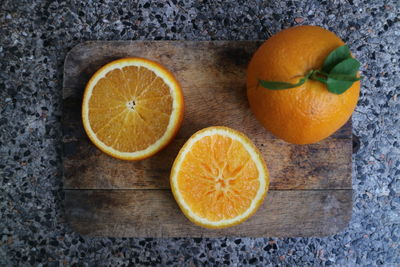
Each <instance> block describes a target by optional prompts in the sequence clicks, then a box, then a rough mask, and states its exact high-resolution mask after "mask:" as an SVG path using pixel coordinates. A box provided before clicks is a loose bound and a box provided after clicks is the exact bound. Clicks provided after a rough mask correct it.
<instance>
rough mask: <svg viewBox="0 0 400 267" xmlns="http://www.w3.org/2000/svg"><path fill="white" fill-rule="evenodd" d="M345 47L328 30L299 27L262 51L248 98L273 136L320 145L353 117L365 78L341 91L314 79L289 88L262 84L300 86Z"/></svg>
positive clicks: (255, 59)
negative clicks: (331, 55)
mask: <svg viewBox="0 0 400 267" xmlns="http://www.w3.org/2000/svg"><path fill="white" fill-rule="evenodd" d="M342 45H344V42H343V41H342V40H341V39H340V38H339V37H337V36H336V35H335V34H334V33H332V32H330V31H328V30H325V29H323V28H321V27H317V26H298V27H293V28H289V29H286V30H283V31H281V32H279V33H277V34H276V35H274V36H272V37H271V38H270V39H268V40H267V41H265V42H264V43H263V44H262V45H261V47H260V48H259V49H258V50H257V51H256V53H255V54H254V56H253V58H252V59H251V61H250V64H249V67H248V70H247V97H248V100H249V103H250V108H251V110H252V111H253V113H254V114H255V116H256V117H257V119H258V120H259V121H260V122H261V123H262V125H264V127H265V128H266V129H267V130H269V131H270V132H271V133H272V134H273V135H275V136H277V137H279V138H281V139H283V140H285V141H287V142H289V143H294V144H310V143H315V142H318V141H320V140H322V139H324V138H326V137H328V136H330V135H331V134H333V133H334V132H335V131H336V130H338V129H339V128H340V127H342V126H343V125H344V124H345V123H346V121H347V120H348V119H349V118H350V116H351V113H352V112H353V111H354V109H355V107H356V104H357V100H358V97H359V94H360V82H359V81H357V82H354V83H353V85H352V86H351V87H350V88H349V89H348V90H347V91H345V92H344V93H342V94H340V95H338V94H334V93H331V92H329V91H328V90H327V88H326V85H325V84H323V83H321V82H319V81H315V80H310V79H309V80H307V81H306V82H305V83H304V84H303V85H301V86H298V87H295V88H290V89H285V90H270V89H266V88H264V87H262V86H261V85H260V83H259V80H265V81H281V82H289V83H292V84H295V83H296V82H297V81H298V80H299V78H301V77H303V76H305V75H306V74H307V73H308V72H309V71H310V70H317V69H320V68H321V66H322V64H323V62H324V60H325V58H326V57H327V56H328V54H329V53H330V52H331V51H333V50H334V49H336V48H337V47H339V46H342Z"/></svg>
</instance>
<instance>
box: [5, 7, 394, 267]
mask: <svg viewBox="0 0 400 267" xmlns="http://www.w3.org/2000/svg"><path fill="white" fill-rule="evenodd" d="M399 12H400V3H399V2H398V1H397V0H392V1H372V0H369V1H368V0H365V1H358V0H347V1H344V0H342V1H340V0H332V1H311V0H310V1H235V0H232V1H210V0H209V1H206V0H203V1H193V2H191V1H181V0H171V1H157V2H156V1H149V0H145V1H132V0H127V1H109V0H99V1H79V0H71V1H61V0H58V1H39V0H37V1H24V0H18V1H15V0H3V1H0V59H1V60H0V266H17V265H19V266H24V265H27V266H28V265H35V266H41V265H45V266H46V265H48V266H60V265H61V266H62V265H66V266H69V265H82V266H83V265H88V266H95V265H97V266H99V265H101V266H103V265H112V266H115V265H122V266H123V265H125V266H127V265H130V264H137V265H169V264H173V265H177V266H184V265H185V266H193V265H215V266H220V265H230V264H232V265H251V264H255V265H258V266H268V265H271V266H275V265H300V266H304V265H315V266H318V265H327V266H328V265H336V266H354V265H365V266H374V265H385V266H399V265H400V247H399V243H400V217H399V216H400V140H399V137H400V96H399V93H400V83H399V78H398V77H399V76H400V70H399V64H400V62H399V57H400V56H399V44H400V22H399V20H400V17H399ZM297 24H314V25H320V26H323V27H326V28H328V29H330V30H332V31H334V32H335V33H337V34H338V35H339V36H340V37H341V38H342V39H343V40H345V41H346V42H347V43H348V45H349V46H350V48H351V50H352V51H353V53H354V55H355V56H356V57H357V58H358V59H359V60H360V61H361V62H362V71H363V76H364V78H363V81H362V84H363V86H362V93H361V97H360V100H359V103H358V107H357V109H356V111H355V113H354V116H353V124H354V134H355V135H357V136H359V137H360V141H361V148H360V150H359V151H358V153H356V154H355V155H354V158H353V161H354V164H353V189H354V206H353V218H352V220H351V222H350V224H349V227H348V229H346V230H345V231H343V232H341V233H338V234H336V235H334V236H330V237H325V238H283V239H278V238H258V239H251V238H241V239H234V238H228V239H207V238H205V239H186V238H185V239H179V238H174V239H133V238H129V239H128V238H122V239H115V238H88V237H84V236H80V235H79V234H77V233H74V232H73V231H71V229H70V228H69V226H68V225H67V224H66V223H65V217H64V214H63V204H62V203H63V197H64V195H63V190H62V177H61V166H62V165H61V156H60V155H61V141H60V138H61V127H60V118H61V88H62V67H63V62H64V58H65V55H66V53H67V52H68V51H69V50H70V49H71V48H72V47H73V46H75V45H76V44H78V43H80V42H82V41H86V40H137V39H140V40H154V39H155V40H171V39H178V40H244V39H245V40H254V39H266V38H268V36H269V35H270V34H274V33H276V32H278V31H279V30H281V29H284V28H287V27H290V26H294V25H297Z"/></svg>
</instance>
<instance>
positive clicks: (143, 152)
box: [82, 58, 183, 160]
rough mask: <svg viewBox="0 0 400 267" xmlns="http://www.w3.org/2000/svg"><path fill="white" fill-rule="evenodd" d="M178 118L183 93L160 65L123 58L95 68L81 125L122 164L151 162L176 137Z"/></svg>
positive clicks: (179, 118) (180, 120) (95, 142)
mask: <svg viewBox="0 0 400 267" xmlns="http://www.w3.org/2000/svg"><path fill="white" fill-rule="evenodd" d="M182 117H183V95H182V90H181V87H180V85H179V83H178V82H177V80H176V79H175V78H174V76H173V75H172V74H171V73H170V72H169V71H168V70H167V69H166V68H165V67H163V66H162V65H160V64H158V63H156V62H153V61H150V60H147V59H143V58H123V59H119V60H116V61H113V62H111V63H109V64H107V65H105V66H104V67H102V68H101V69H99V70H98V71H97V72H96V73H95V74H94V75H93V77H92V78H91V79H90V80H89V82H88V84H87V86H86V88H85V93H84V96H83V103H82V121H83V126H84V128H85V131H86V133H87V135H88V136H89V138H90V140H91V141H92V142H93V143H94V144H95V145H96V146H97V147H98V148H99V149H100V150H102V151H103V152H104V153H106V154H108V155H110V156H113V157H115V158H119V159H124V160H140V159H144V158H147V157H150V156H152V155H154V154H155V153H157V152H158V151H160V150H161V149H162V148H163V147H165V146H166V145H167V144H168V143H169V142H170V141H171V140H172V138H173V137H174V135H175V134H176V133H177V131H178V129H179V127H180V124H181V122H182Z"/></svg>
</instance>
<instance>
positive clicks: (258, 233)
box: [65, 190, 352, 237]
mask: <svg viewBox="0 0 400 267" xmlns="http://www.w3.org/2000/svg"><path fill="white" fill-rule="evenodd" d="M65 198H66V202H65V206H66V207H69V208H68V209H66V211H67V217H68V218H69V221H70V224H71V226H72V228H73V229H74V230H75V231H78V232H80V233H82V234H85V235H90V236H104V235H107V236H115V237H126V236H132V235H133V233H134V235H133V236H135V237H203V236H204V237H224V236H243V237H262V236H276V237H279V236H325V235H331V234H334V233H336V232H338V231H340V230H342V229H343V228H344V227H346V226H347V223H348V221H349V219H350V217H351V198H352V193H351V190H321V191H313V190H291V191H271V192H270V193H269V195H268V196H267V198H266V200H265V202H264V204H263V205H262V206H261V207H260V209H259V210H258V211H257V212H256V214H255V215H254V216H253V217H251V218H250V219H249V220H247V221H245V222H244V223H242V224H240V225H237V226H234V227H231V228H226V229H221V230H208V229H205V228H202V227H198V226H196V225H194V224H192V223H191V222H189V221H188V220H187V219H186V218H185V217H184V215H183V214H182V212H181V211H180V210H179V208H178V206H177V204H176V203H175V201H174V200H173V197H172V194H171V192H170V191H169V190H66V191H65Z"/></svg>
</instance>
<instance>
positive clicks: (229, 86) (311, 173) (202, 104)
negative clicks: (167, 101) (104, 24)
mask: <svg viewBox="0 0 400 267" xmlns="http://www.w3.org/2000/svg"><path fill="white" fill-rule="evenodd" d="M259 45H260V42H259V41H206V42H198V41H94V42H86V43H82V44H80V45H78V46H76V47H74V48H73V49H72V50H71V51H70V52H69V54H68V55H67V57H66V59H65V65H64V83H63V90H64V91H63V148H64V154H63V164H64V189H65V211H66V217H67V219H68V220H69V222H70V225H71V227H72V228H73V229H75V230H76V231H77V232H80V233H82V234H87V235H92V236H115V237H202V236H204V237H225V236H248V237H266V236H276V237H278V236H325V235H331V234H333V233H336V232H338V231H340V230H341V229H343V228H344V227H345V226H346V225H347V224H348V222H349V220H350V217H351V210H352V189H351V184H352V183H351V167H352V164H351V154H352V127H351V123H350V122H348V123H347V124H346V125H345V126H343V127H342V128H341V129H340V130H339V131H337V132H336V133H335V134H334V135H333V136H331V137H330V138H328V139H326V140H324V141H322V142H319V143H317V144H312V145H303V146H299V145H292V144H288V143H286V142H284V141H282V140H279V139H277V138H275V137H273V136H272V135H271V134H270V133H269V132H267V131H266V130H265V129H264V128H263V127H262V126H261V125H260V123H259V122H258V121H257V120H256V119H255V117H254V116H253V114H252V113H251V112H250V110H249V106H248V103H247V98H246V90H245V76H246V75H245V74H246V73H245V72H246V67H247V64H248V62H249V60H250V57H251V55H252V54H253V53H254V52H255V51H256V49H257V47H259ZM132 56H139V57H144V58H148V59H152V60H155V61H158V62H160V63H162V64H163V65H165V66H166V67H167V68H168V69H169V70H170V71H172V72H173V73H174V74H175V76H176V78H177V79H178V80H179V81H180V83H181V85H182V87H183V92H184V97H185V116H184V122H183V125H182V127H181V129H180V131H179V133H178V135H177V137H176V138H175V140H174V141H173V142H172V143H171V144H170V145H169V146H168V147H167V148H166V149H164V150H163V151H162V152H160V153H159V154H157V155H156V156H154V157H152V158H150V159H147V160H143V161H140V162H126V161H121V160H117V159H113V158H111V157H109V156H107V155H105V154H103V153H102V152H100V151H99V150H98V149H96V148H95V147H94V146H93V145H92V144H91V143H90V141H89V139H88V138H87V137H86V134H85V132H84V130H83V127H82V124H81V108H80V107H81V101H82V94H83V90H84V87H85V84H86V82H87V81H88V80H89V78H90V76H91V75H92V74H93V73H94V72H95V71H96V70H97V69H99V68H100V67H101V66H102V65H104V64H106V63H108V62H110V61H112V60H115V59H118V58H122V57H132ZM212 125H224V126H229V127H232V128H234V129H237V130H240V131H242V132H244V133H246V134H247V135H248V136H249V137H250V139H252V140H253V141H254V143H255V144H256V145H257V147H258V148H259V149H260V151H261V152H262V154H263V155H264V157H265V160H266V162H267V165H268V168H269V171H270V175H271V184H270V191H269V193H268V195H267V197H266V200H265V202H264V204H263V205H262V207H261V208H260V209H259V210H258V211H257V213H256V214H255V215H254V216H253V217H252V218H250V219H249V220H248V221H246V222H244V223H243V224H241V225H238V226H235V227H232V228H228V229H223V230H207V229H203V228H201V227H198V226H196V225H193V224H192V223H191V222H189V221H188V220H187V219H186V218H185V217H184V216H183V214H182V213H181V211H180V210H179V208H178V206H177V204H176V203H175V201H174V199H173V197H172V194H171V191H170V189H169V183H168V178H169V172H170V167H171V165H172V162H173V160H174V158H175V156H176V155H177V153H178V151H179V149H180V147H181V146H182V145H183V143H184V142H185V141H186V140H187V139H188V137H189V136H191V135H192V134H193V133H195V132H196V131H197V130H200V129H202V128H204V127H207V126H212Z"/></svg>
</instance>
